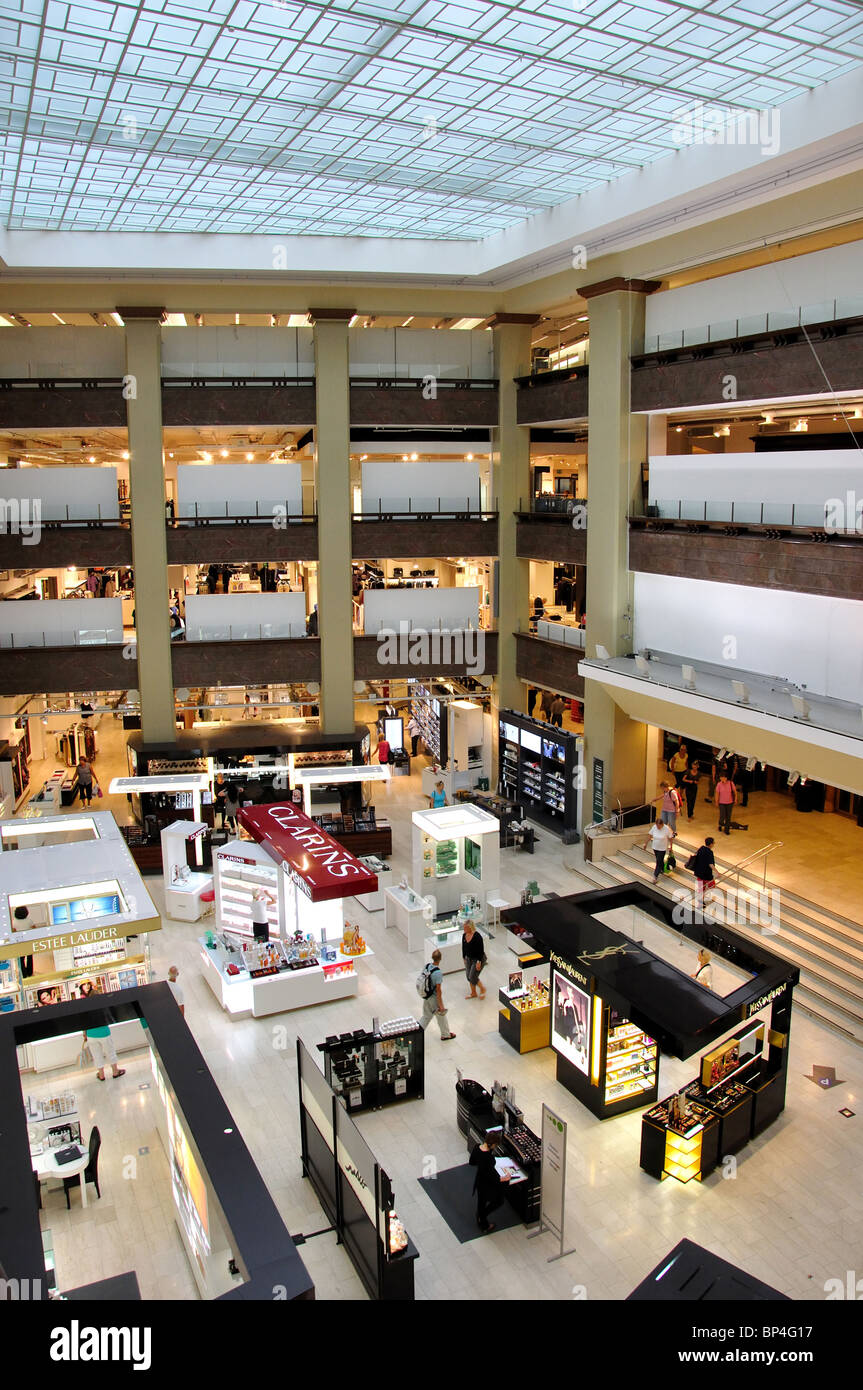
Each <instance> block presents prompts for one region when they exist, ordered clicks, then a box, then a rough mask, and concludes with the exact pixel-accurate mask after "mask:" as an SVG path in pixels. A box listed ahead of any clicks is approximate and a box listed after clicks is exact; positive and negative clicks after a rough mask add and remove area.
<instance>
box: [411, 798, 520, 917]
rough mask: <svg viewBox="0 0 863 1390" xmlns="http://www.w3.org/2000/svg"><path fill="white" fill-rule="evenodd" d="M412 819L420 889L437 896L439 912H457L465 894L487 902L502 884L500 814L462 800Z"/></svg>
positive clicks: (415, 877)
mask: <svg viewBox="0 0 863 1390" xmlns="http://www.w3.org/2000/svg"><path fill="white" fill-rule="evenodd" d="M411 820H412V824H413V831H412V839H413V883H414V888H415V890H416V892H417V893H419V894H421V895H423V896H428V895H429V894H430V895H432V896H433V897H434V899H435V904H436V909H437V910H436V915H438V914H443V913H445V912H454V911H456V910H457V909H458V908H459V906H460V905H461V898H462V895H463V894H471V895H472V896H474V897H476V898H478V899H479V901H480V902H481V903H484V902H485V900H486V898H487V896H488V894H489V893H490V892H494V891H495V890H496V889H497V888H498V887H499V885H500V842H499V828H498V822H497V819H496V817H494V816H491V815H489V813H488V812H487V811H483V810H482V809H481V808H480V807H479V806H472V805H471V804H470V803H463V802H459V803H457V804H456V805H455V806H440V807H437V808H436V809H434V810H429V811H414V813H413V815H412V817H411ZM483 915H484V914H483Z"/></svg>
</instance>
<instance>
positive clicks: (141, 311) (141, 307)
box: [115, 304, 168, 326]
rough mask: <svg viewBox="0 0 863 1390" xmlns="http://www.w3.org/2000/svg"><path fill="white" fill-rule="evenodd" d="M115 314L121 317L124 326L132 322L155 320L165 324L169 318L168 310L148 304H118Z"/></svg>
mask: <svg viewBox="0 0 863 1390" xmlns="http://www.w3.org/2000/svg"><path fill="white" fill-rule="evenodd" d="M115 312H116V313H118V314H119V315H120V318H121V319H122V320H123V324H124V326H125V325H126V324H127V323H129V322H130V320H140V319H155V320H156V321H157V323H164V322H165V319H166V318H167V316H168V315H167V310H165V309H164V308H157V307H154V306H152V305H146V304H127V305H125V306H124V305H121V304H118V305H117V308H116V311H115Z"/></svg>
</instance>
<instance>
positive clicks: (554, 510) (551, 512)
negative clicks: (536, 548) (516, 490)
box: [518, 492, 587, 517]
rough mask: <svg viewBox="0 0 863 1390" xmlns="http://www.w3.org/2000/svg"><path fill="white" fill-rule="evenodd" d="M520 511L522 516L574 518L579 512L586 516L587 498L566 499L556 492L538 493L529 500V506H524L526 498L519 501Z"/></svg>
mask: <svg viewBox="0 0 863 1390" xmlns="http://www.w3.org/2000/svg"><path fill="white" fill-rule="evenodd" d="M518 509H519V514H520V515H521V516H526V515H532V516H547V517H557V516H570V517H571V516H574V515H575V514H576V513H577V512H580V513H582V514H586V510H587V498H586V497H566V496H561V495H559V494H558V493H555V492H536V493H534V495H533V496H532V497H529V498H528V499H527V506H525V505H524V498H523V497H520V498H519V499H518Z"/></svg>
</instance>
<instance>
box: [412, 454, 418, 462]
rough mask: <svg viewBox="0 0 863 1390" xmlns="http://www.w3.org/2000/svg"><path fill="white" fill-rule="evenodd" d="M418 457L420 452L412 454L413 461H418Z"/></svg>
mask: <svg viewBox="0 0 863 1390" xmlns="http://www.w3.org/2000/svg"><path fill="white" fill-rule="evenodd" d="M418 458H419V454H411V463H416V461H417V459H418Z"/></svg>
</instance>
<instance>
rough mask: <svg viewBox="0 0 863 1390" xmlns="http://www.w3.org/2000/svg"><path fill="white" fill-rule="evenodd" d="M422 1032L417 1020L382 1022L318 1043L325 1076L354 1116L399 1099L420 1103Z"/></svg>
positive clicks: (391, 1103)
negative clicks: (371, 1028)
mask: <svg viewBox="0 0 863 1390" xmlns="http://www.w3.org/2000/svg"><path fill="white" fill-rule="evenodd" d="M424 1043H425V1033H424V1032H423V1030H422V1028H421V1027H420V1025H419V1023H417V1021H416V1019H401V1020H398V1021H397V1022H396V1023H384V1024H382V1025H380V1027H379V1029H377V1030H375V1031H372V1032H367V1031H366V1030H365V1029H362V1028H358V1029H357V1030H356V1031H355V1032H353V1033H342V1034H340V1035H338V1036H336V1035H333V1036H331V1037H329V1038H327V1039H326V1041H325V1042H322V1043H318V1051H319V1052H322V1053H323V1055H324V1075H325V1076H326V1079H327V1081H328V1083H329V1085H330V1086H332V1088H333V1090H334V1091H335V1093H336V1095H338V1096H341V1097H342V1099H343V1100H344V1102H345V1105H346V1106H347V1108H348V1109H349V1111H350V1112H351V1114H352V1115H353V1114H356V1113H357V1112H359V1111H361V1110H380V1109H381V1108H382V1106H384V1105H394V1104H396V1103H397V1102H398V1101H403V1100H422V1099H423V1095H424V1091H423V1085H424V1068H423V1064H424V1057H425V1053H424Z"/></svg>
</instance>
